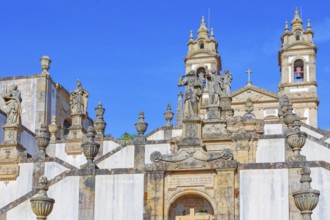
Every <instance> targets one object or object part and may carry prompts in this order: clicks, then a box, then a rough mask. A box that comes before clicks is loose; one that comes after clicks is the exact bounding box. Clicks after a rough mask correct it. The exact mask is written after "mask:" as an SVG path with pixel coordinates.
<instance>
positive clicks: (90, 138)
mask: <svg viewBox="0 0 330 220" xmlns="http://www.w3.org/2000/svg"><path fill="white" fill-rule="evenodd" d="M86 136H87V140H86V141H85V142H84V143H83V144H82V145H81V147H82V149H83V153H84V155H85V157H86V159H87V166H86V167H87V168H95V164H94V162H93V161H94V158H95V157H96V155H97V154H98V152H99V149H100V144H99V143H96V142H95V140H94V138H95V130H94V127H93V126H89V127H88V131H87V135H86Z"/></svg>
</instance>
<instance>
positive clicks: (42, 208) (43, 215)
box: [30, 176, 55, 220]
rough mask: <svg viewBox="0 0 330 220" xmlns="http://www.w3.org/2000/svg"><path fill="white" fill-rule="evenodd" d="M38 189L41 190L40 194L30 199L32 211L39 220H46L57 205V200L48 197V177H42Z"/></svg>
mask: <svg viewBox="0 0 330 220" xmlns="http://www.w3.org/2000/svg"><path fill="white" fill-rule="evenodd" d="M37 189H38V190H39V192H38V194H37V195H36V196H35V197H33V198H31V199H30V202H31V206H32V211H33V212H34V214H35V215H36V216H37V220H46V219H47V216H48V215H49V214H50V213H51V212H52V210H53V205H54V203H55V200H54V199H51V198H49V197H48V195H47V191H48V180H47V177H45V176H41V177H40V179H39V185H38V187H37Z"/></svg>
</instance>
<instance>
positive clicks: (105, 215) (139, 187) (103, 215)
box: [95, 174, 144, 220]
mask: <svg viewBox="0 0 330 220" xmlns="http://www.w3.org/2000/svg"><path fill="white" fill-rule="evenodd" d="M143 185H144V175H143V174H124V175H99V176H96V182H95V188H96V190H95V220H119V219H120V220H141V219H143V194H144V190H143ZM104 186H106V187H104Z"/></svg>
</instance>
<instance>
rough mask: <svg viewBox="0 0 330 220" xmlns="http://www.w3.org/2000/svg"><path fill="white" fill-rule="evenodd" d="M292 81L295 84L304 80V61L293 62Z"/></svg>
mask: <svg viewBox="0 0 330 220" xmlns="http://www.w3.org/2000/svg"><path fill="white" fill-rule="evenodd" d="M294 80H295V82H300V81H303V80H304V61H303V60H301V59H298V60H296V61H294Z"/></svg>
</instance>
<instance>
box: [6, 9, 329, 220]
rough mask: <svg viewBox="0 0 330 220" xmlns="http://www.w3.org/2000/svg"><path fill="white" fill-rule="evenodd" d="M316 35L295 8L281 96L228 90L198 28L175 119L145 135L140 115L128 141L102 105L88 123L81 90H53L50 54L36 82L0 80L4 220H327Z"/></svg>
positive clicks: (213, 50) (282, 61)
mask: <svg viewBox="0 0 330 220" xmlns="http://www.w3.org/2000/svg"><path fill="white" fill-rule="evenodd" d="M313 35H314V33H313V30H312V28H311V25H310V21H308V22H307V26H306V28H304V27H303V21H302V20H301V18H300V16H299V13H298V10H297V9H296V11H295V14H294V18H293V20H292V22H291V26H290V27H289V24H288V23H286V26H285V30H284V33H283V34H282V36H281V41H282V45H281V48H280V50H279V57H278V60H279V66H280V73H281V77H280V81H279V87H278V88H279V91H278V93H274V92H271V91H267V90H265V89H262V88H260V87H257V86H254V85H252V83H251V82H250V80H249V81H248V83H247V84H246V86H244V87H242V88H240V89H238V90H236V91H231V83H232V78H233V77H232V74H231V73H230V71H229V70H222V63H221V56H220V54H219V52H218V42H217V40H216V38H215V36H214V33H213V30H212V29H211V30H208V29H207V27H206V24H205V22H204V18H202V21H201V24H200V27H199V29H198V31H197V36H196V37H194V36H193V33H192V32H191V33H190V39H189V41H188V53H187V55H186V57H185V58H184V62H185V66H186V73H185V74H184V75H183V76H181V77H180V76H178V78H179V80H178V86H180V87H183V90H184V92H183V93H181V92H180V93H179V95H178V105H177V108H176V111H175V114H174V113H173V112H172V111H171V106H168V107H167V111H166V112H165V113H164V117H165V119H166V124H165V125H164V126H161V127H159V128H157V129H155V130H153V131H151V132H149V133H145V132H146V130H147V127H148V123H147V122H146V121H145V119H144V113H143V112H141V113H140V114H139V116H138V121H137V122H136V124H135V127H136V130H137V132H138V135H137V137H135V138H134V139H133V140H118V139H115V138H111V137H108V136H106V135H105V134H104V130H105V127H106V122H105V121H104V118H103V115H104V112H105V109H104V108H103V106H102V103H99V104H98V106H97V107H96V108H95V114H96V118H95V119H92V118H91V117H90V115H92V114H91V113H88V112H87V103H88V97H89V95H90V94H89V93H88V91H86V90H85V89H84V87H83V85H82V83H81V82H79V81H77V88H76V89H75V90H74V91H73V92H68V91H67V90H66V89H65V88H63V87H62V86H61V85H60V84H59V83H57V82H54V81H53V79H52V78H51V75H50V74H49V72H48V70H49V68H50V63H51V60H50V59H49V57H47V56H44V57H42V58H41V68H42V73H40V74H36V75H27V76H19V77H7V78H2V79H0V85H1V86H0V94H1V97H2V99H1V100H0V108H1V111H0V125H1V127H2V128H3V131H0V195H1V199H0V220H17V219H18V220H20V219H24V220H32V219H40V220H41V219H49V220H53V219H54V220H55V219H63V220H74V219H77V220H78V219H79V220H106V219H107V220H109V219H111V220H118V219H119V220H128V219H130V220H140V219H141V220H142V219H144V220H256V219H267V220H300V219H303V220H309V219H313V220H326V219H330V209H329V208H328V207H329V205H330V199H329V198H330V190H329V186H328V184H327V183H328V182H329V181H330V131H325V130H320V129H318V127H317V121H318V117H317V111H318V104H319V99H318V97H317V79H316V63H315V60H316V53H317V47H316V45H315V44H314V42H313ZM248 74H250V70H248ZM174 116H175V117H174ZM174 120H175V123H174V124H172V121H174Z"/></svg>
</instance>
